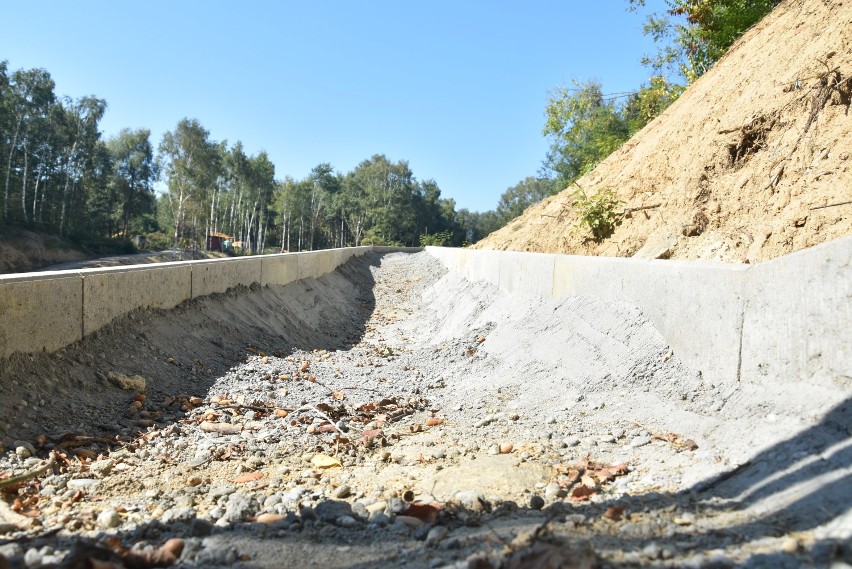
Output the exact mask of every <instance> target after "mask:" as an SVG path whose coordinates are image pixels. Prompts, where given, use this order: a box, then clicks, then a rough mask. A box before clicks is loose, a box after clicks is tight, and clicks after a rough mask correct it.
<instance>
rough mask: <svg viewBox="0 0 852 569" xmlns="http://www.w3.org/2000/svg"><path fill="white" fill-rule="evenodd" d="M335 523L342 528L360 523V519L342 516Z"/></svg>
mask: <svg viewBox="0 0 852 569" xmlns="http://www.w3.org/2000/svg"><path fill="white" fill-rule="evenodd" d="M334 523H335V524H336V525H338V526H340V527H342V528H353V527H355V526H357V525H358V520H356V519H355V518H353V517H352V516H340V517H339V518H337V519H336V520H335V522H334Z"/></svg>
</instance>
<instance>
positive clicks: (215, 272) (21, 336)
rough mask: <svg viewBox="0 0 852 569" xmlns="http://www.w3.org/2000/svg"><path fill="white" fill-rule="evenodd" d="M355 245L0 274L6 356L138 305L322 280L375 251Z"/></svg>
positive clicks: (67, 338) (0, 341) (58, 341)
mask: <svg viewBox="0 0 852 569" xmlns="http://www.w3.org/2000/svg"><path fill="white" fill-rule="evenodd" d="M371 250H372V248H371V247H349V248H346V249H328V250H323V251H311V252H307V253H287V254H281V255H259V256H256V257H240V258H235V259H213V260H209V261H186V262H176V263H160V264H155V265H135V266H124V267H110V268H102V269H82V270H77V271H55V272H43V273H27V274H23V275H0V358H5V357H8V356H10V355H12V354H13V353H15V352H23V353H32V352H41V351H48V352H51V351H55V350H58V349H60V348H63V347H65V346H67V345H69V344H71V343H73V342H76V341H77V340H80V339H82V338H83V337H84V336H88V335H89V334H92V333H93V332H95V331H97V330H99V329H100V328H102V327H104V326H105V325H107V324H109V323H110V322H111V321H113V320H114V319H116V318H118V317H120V316H123V315H125V314H127V313H128V312H131V311H132V310H135V309H137V308H162V309H169V308H174V307H175V306H177V305H178V304H180V303H181V302H183V301H185V300H189V299H192V298H198V297H199V296H205V295H209V294H214V293H222V292H225V291H227V290H228V289H231V288H234V287H236V286H240V285H242V286H251V285H252V284H254V283H258V284H260V285H263V286H266V285H270V284H276V285H285V284H287V283H290V282H293V281H295V280H299V279H302V278H308V277H313V278H318V277H321V276H322V275H324V274H325V273H328V272H330V271H333V270H334V269H336V268H337V267H338V266H340V265H341V264H343V263H345V262H346V261H347V260H348V259H349V258H351V257H352V256H355V255H363V254H364V253H366V252H367V251H371Z"/></svg>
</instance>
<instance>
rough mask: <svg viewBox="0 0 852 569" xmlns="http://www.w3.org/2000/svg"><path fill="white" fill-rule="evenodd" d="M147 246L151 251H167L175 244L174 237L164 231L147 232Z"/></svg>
mask: <svg viewBox="0 0 852 569" xmlns="http://www.w3.org/2000/svg"><path fill="white" fill-rule="evenodd" d="M144 235H145V248H146V249H147V250H149V251H165V250H166V249H171V248H172V246H173V245H174V238H173V237H172V236H169V235H168V234H166V233H163V232H162V231H152V232H150V233H145V234H144Z"/></svg>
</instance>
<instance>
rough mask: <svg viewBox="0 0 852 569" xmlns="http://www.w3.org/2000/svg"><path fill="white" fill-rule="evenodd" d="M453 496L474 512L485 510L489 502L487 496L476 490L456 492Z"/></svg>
mask: <svg viewBox="0 0 852 569" xmlns="http://www.w3.org/2000/svg"><path fill="white" fill-rule="evenodd" d="M453 498H454V500H455V501H456V502H457V503H458V504H461V505H462V506H463V507H464V508H465V509H467V510H468V511H471V512H474V513H478V512H482V511H484V510H485V504H487V502H486V500H485V496H483V495H482V494H479V493H478V492H476V491H474V490H462V491H460V492H456V494H455V496H453Z"/></svg>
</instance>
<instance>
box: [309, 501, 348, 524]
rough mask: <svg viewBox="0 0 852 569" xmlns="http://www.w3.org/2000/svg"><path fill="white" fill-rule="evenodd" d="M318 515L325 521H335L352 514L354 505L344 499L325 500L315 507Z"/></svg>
mask: <svg viewBox="0 0 852 569" xmlns="http://www.w3.org/2000/svg"><path fill="white" fill-rule="evenodd" d="M314 511H315V512H316V515H317V517H318V518H319V519H320V520H322V521H324V522H332V523H333V522H335V521H337V520H338V519H340V518H341V517H343V516H350V517H351V516H352V506H351V505H350V504H349V502H344V501H342V500H325V501H323V502H320V503H319V504H317V505H316V507H315V508H314Z"/></svg>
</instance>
